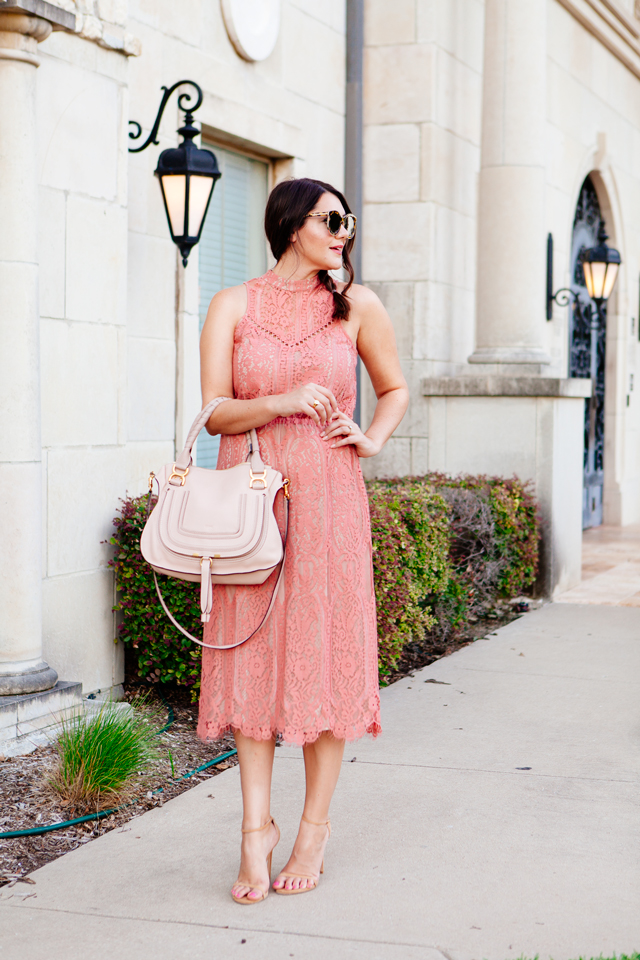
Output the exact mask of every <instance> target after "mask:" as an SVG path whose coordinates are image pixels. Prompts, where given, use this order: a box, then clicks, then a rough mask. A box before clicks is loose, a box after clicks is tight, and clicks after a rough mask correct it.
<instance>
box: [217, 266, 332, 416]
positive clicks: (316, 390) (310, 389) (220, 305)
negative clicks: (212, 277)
mask: <svg viewBox="0 0 640 960" xmlns="http://www.w3.org/2000/svg"><path fill="white" fill-rule="evenodd" d="M246 309H247V293H246V289H245V287H244V285H243V286H240V287H229V289H227V290H221V291H220V293H217V294H216V295H215V297H214V298H213V300H212V301H211V303H210V305H209V310H208V311H207V319H206V320H205V322H204V326H203V328H202V334H201V336H200V380H201V386H202V405H203V407H204V406H206V405H207V403H209V401H210V400H213V399H215V397H233V338H234V334H235V329H236V326H237V324H238V322H239V321H240V319H241V317H243V316H244V313H245V311H246ZM314 402H315V403H316V404H317V407H314V406H313V403H314ZM337 409H338V404H337V402H336V398H335V397H334V395H333V393H332V392H331V390H328V389H327V388H326V387H321V386H319V385H318V384H315V383H307V384H305V385H304V386H303V387H298V389H297V390H293V391H291V393H282V394H275V395H273V396H271V397H256V399H255V400H227V401H225V402H224V403H221V404H220V406H219V407H217V408H216V409H215V410H214V412H213V413H212V414H211V416H210V418H209V420H208V421H207V431H208V432H209V433H212V434H216V433H223V434H235V433H245V432H246V431H247V430H251V429H252V428H253V427H262V426H264V424H265V423H269V421H270V420H273V419H275V417H288V416H290V415H291V414H293V413H304V414H306V415H307V416H308V417H310V418H311V419H312V420H315V422H316V423H318V424H322V423H326V421H327V419H328V418H329V417H330V416H331V415H332V414H333V413H334V412H335V411H337Z"/></svg>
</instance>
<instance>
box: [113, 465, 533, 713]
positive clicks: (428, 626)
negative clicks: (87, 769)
mask: <svg viewBox="0 0 640 960" xmlns="http://www.w3.org/2000/svg"><path fill="white" fill-rule="evenodd" d="M367 491H368V495H369V507H370V512H371V532H372V540H373V572H374V585H375V594H376V604H377V616H378V641H379V667H380V674H381V677H383V678H384V677H385V676H386V675H387V674H388V673H390V672H391V671H392V670H393V669H394V667H395V666H396V665H397V662H398V659H399V657H400V655H401V653H402V649H403V647H404V646H405V645H406V644H407V643H408V642H410V641H411V640H420V639H422V637H423V635H424V633H425V631H428V632H429V633H430V634H431V635H433V636H435V637H437V638H439V639H446V638H447V637H448V636H449V635H451V634H455V633H456V631H458V630H459V629H460V628H461V627H462V626H463V625H464V624H465V622H466V621H467V619H468V617H469V616H470V615H472V614H476V615H482V613H483V612H485V610H486V608H487V605H491V604H492V603H493V601H494V599H495V598H496V597H497V596H498V595H502V596H506V597H512V596H516V595H518V594H521V593H523V592H525V591H526V590H527V588H529V587H531V586H532V584H533V583H534V581H535V578H536V574H537V569H538V543H539V536H540V531H539V518H538V513H537V506H536V501H535V499H534V497H533V495H532V493H531V489H530V485H529V484H528V483H522V482H521V481H520V480H518V479H517V478H516V477H514V478H512V479H510V480H507V479H504V478H502V477H485V476H478V477H474V476H461V477H456V478H451V477H447V476H445V475H444V474H438V473H431V474H427V475H426V476H424V477H401V478H395V479H392V480H375V481H370V482H369V483H367ZM146 507H147V497H146V496H145V497H137V498H133V499H132V498H128V499H126V500H124V501H122V508H121V510H120V513H119V515H118V516H117V517H116V519H115V520H114V524H115V535H114V536H113V537H112V539H111V541H110V542H111V543H112V544H113V546H114V547H115V554H114V557H113V559H112V560H111V565H112V566H113V568H114V570H115V574H116V587H117V590H118V600H117V603H116V606H115V609H116V610H117V611H118V612H119V615H120V625H119V638H120V639H121V640H122V641H123V642H124V643H125V644H126V645H127V647H128V649H129V650H130V652H131V653H132V654H133V655H134V657H135V661H136V669H137V673H138V676H139V677H141V678H142V679H145V680H147V681H148V682H152V683H157V682H160V683H171V682H173V683H177V684H179V685H182V686H188V687H191V688H192V691H193V695H194V697H195V696H196V694H197V691H198V689H199V686H200V660H201V648H200V647H196V646H195V644H193V643H192V642H191V641H190V640H188V639H187V638H186V637H184V636H183V635H182V634H181V633H180V632H179V631H178V630H176V628H175V627H174V626H173V625H172V624H171V622H170V621H169V620H168V618H167V616H166V614H165V613H164V611H163V610H162V607H161V606H160V603H159V601H158V598H157V596H156V592H155V587H154V584H153V575H152V572H151V570H150V568H149V566H148V564H147V563H146V562H145V561H144V560H143V558H142V557H141V555H140V548H139V543H140V535H141V533H142V529H143V527H144V521H145V515H146ZM160 580H161V584H162V590H163V593H164V595H165V598H166V602H167V605H168V606H169V609H170V610H171V611H172V613H173V614H174V616H176V617H177V619H178V620H179V621H180V623H182V624H183V626H185V627H186V628H187V629H188V630H189V631H190V632H191V633H195V635H196V636H199V635H200V633H201V630H202V625H201V623H200V598H199V586H198V585H197V584H191V583H185V582H184V581H181V580H176V579H173V578H171V577H161V578H160Z"/></svg>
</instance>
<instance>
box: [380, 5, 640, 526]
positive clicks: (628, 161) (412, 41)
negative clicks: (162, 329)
mask: <svg viewBox="0 0 640 960" xmlns="http://www.w3.org/2000/svg"><path fill="white" fill-rule="evenodd" d="M491 6H492V9H493V8H494V7H495V6H496V5H495V4H492V5H491ZM488 7H489V4H488V3H487V4H485V3H482V2H478V3H476V2H473V0H469V2H465V3H464V4H463V6H460V5H459V4H458V3H457V2H454V0H434V2H430V3H425V2H420V0H398V2H394V3H391V2H383V0H370V2H369V3H368V4H367V6H366V20H365V38H366V57H365V124H366V127H365V155H364V199H365V207H364V218H363V219H364V223H363V228H364V230H363V234H364V236H363V239H364V257H363V272H364V279H365V282H366V283H367V284H368V285H370V286H371V287H372V288H373V289H374V290H375V291H376V292H377V293H378V294H379V295H380V296H381V298H382V300H383V301H384V303H385V304H386V306H387V308H388V310H389V312H390V314H391V317H392V319H393V322H394V326H395V329H396V336H397V340H398V345H399V350H400V355H401V357H402V361H403V366H404V369H405V373H406V376H407V379H408V381H409V384H410V388H411V395H412V401H411V405H410V408H409V412H408V413H407V415H406V417H405V419H404V421H403V423H402V424H401V425H400V427H399V428H398V430H397V431H396V435H395V436H394V438H392V440H391V441H390V443H389V445H388V446H387V448H386V449H385V451H384V452H383V454H382V455H381V456H380V457H378V458H375V459H373V460H371V461H368V462H366V463H365V464H364V469H365V472H366V473H367V474H368V475H370V476H373V475H389V474H395V473H409V472H414V473H418V472H422V471H424V470H427V469H431V468H432V466H433V464H432V463H431V461H430V460H429V453H428V451H429V443H428V439H429V430H430V426H429V423H430V421H429V418H428V417H427V414H426V408H425V402H424V400H423V399H422V398H421V396H420V388H419V381H420V378H421V377H424V376H438V375H445V374H446V375H455V374H466V375H474V374H478V373H481V372H482V373H484V374H492V375H500V374H512V375H518V376H520V375H525V374H526V375H533V376H543V377H566V376H567V374H568V359H569V315H568V310H567V308H566V307H565V308H560V307H555V308H554V311H553V320H552V322H550V323H546V321H545V319H544V313H543V306H542V304H543V294H544V287H545V276H544V272H543V271H544V256H543V252H542V248H543V244H544V242H545V240H546V233H547V232H551V233H552V234H553V237H554V244H555V255H554V287H555V288H556V289H557V288H559V287H561V286H569V285H570V283H571V277H570V275H569V260H570V248H571V232H572V225H573V218H574V212H575V206H576V202H577V198H578V195H579V191H580V187H581V185H582V182H583V180H584V178H585V177H586V176H587V175H588V174H592V178H593V179H594V181H595V183H596V186H597V189H598V193H599V200H600V205H601V208H602V210H603V213H604V215H605V217H606V220H607V225H608V227H609V232H610V243H611V244H612V245H615V246H616V247H618V249H619V250H620V252H621V254H622V258H623V267H622V270H621V272H620V278H619V281H618V285H617V289H616V291H615V294H614V296H613V297H612V299H611V301H610V304H609V311H608V314H609V316H608V327H607V394H606V449H605V493H604V518H605V522H607V523H630V522H637V521H638V520H639V519H640V454H639V453H638V450H639V443H638V440H639V439H640V436H639V433H638V431H639V428H640V423H639V418H640V400H639V399H638V392H637V390H638V376H639V375H640V371H638V363H639V357H638V354H639V352H640V343H639V339H638V327H639V323H640V316H639V315H638V314H639V311H640V306H638V303H639V298H640V289H639V285H638V278H639V274H640V250H639V238H638V230H639V226H638V225H639V224H640V189H639V188H640V180H639V175H638V164H637V160H636V156H637V153H638V141H639V136H640V129H639V126H640V124H639V121H638V117H639V116H640V110H639V107H640V103H639V98H640V55H639V52H638V51H639V50H640V47H639V43H640V20H638V19H637V18H636V17H635V11H636V6H634V4H633V3H630V2H629V3H626V4H621V3H617V2H616V3H605V2H601V0H593V2H589V3H587V2H583V0H547V2H546V4H545V5H543V6H542V7H540V9H539V11H538V13H539V18H540V23H544V20H545V18H546V53H545V49H544V46H543V45H541V44H538V46H539V47H540V50H541V52H542V55H541V57H540V62H539V64H538V65H537V67H536V64H535V63H533V62H532V64H531V69H530V70H529V73H528V74H527V76H526V77H524V74H523V77H521V79H523V78H524V80H526V83H525V87H524V88H523V90H522V91H519V90H518V89H515V88H512V87H510V88H509V89H508V90H506V92H505V93H504V96H507V93H508V99H509V103H510V104H511V119H509V116H507V115H504V116H503V114H500V117H498V118H497V119H496V117H493V116H489V115H487V116H483V102H482V89H483V83H484V76H483V72H484V65H483V34H484V32H485V29H490V30H495V29H498V27H499V26H500V24H502V26H504V24H503V22H502V21H497V20H495V18H494V19H491V20H489V21H488V24H489V25H488V26H487V23H486V22H485V12H486V8H487V9H488ZM463 8H464V9H463ZM536 22H537V21H536ZM500 28H501V29H502V27H500ZM493 48H494V51H495V52H494V56H500V55H501V54H500V50H501V49H502V48H501V46H500V44H499V43H494V44H493ZM488 49H492V44H489V46H488ZM505 63H506V61H505ZM489 69H490V71H491V72H492V77H490V78H489V79H490V80H491V79H492V78H495V76H496V72H498V73H499V72H500V71H503V73H504V77H505V78H506V79H505V82H507V79H508V69H507V66H505V65H504V64H503V65H501V64H498V63H497V62H493V61H490V62H489ZM521 73H522V71H521ZM492 82H493V80H492ZM545 85H546V119H545V120H544V122H543V123H542V124H541V125H540V131H541V132H540V137H538V136H536V138H535V142H534V143H531V144H530V145H529V147H530V148H529V147H527V143H528V141H527V137H529V138H531V127H532V124H527V122H526V118H527V110H526V109H525V107H526V103H525V101H526V96H525V94H527V95H528V94H531V93H532V91H535V90H537V89H539V90H540V91H542V92H544V88H545ZM485 86H486V84H485ZM494 86H495V84H494ZM521 94H522V96H521ZM523 97H524V99H523ZM518 98H520V100H522V103H521V104H520V107H521V108H520V109H518ZM527 102H528V101H527ZM494 106H496V105H495V104H494ZM485 107H486V103H485ZM497 120H499V121H500V124H502V127H504V129H503V130H502V134H503V136H504V137H506V138H507V140H508V142H509V144H510V149H511V153H512V154H513V155H514V156H515V155H518V156H520V157H521V160H520V162H521V163H524V164H526V163H529V164H539V163H542V164H543V167H544V195H543V200H542V203H543V207H544V210H543V217H544V229H542V228H541V227H540V223H539V220H540V217H539V216H538V213H539V211H538V210H537V208H536V218H537V219H536V222H535V223H533V222H532V220H531V218H529V217H527V216H522V215H520V214H519V212H518V208H517V206H516V205H511V207H507V208H506V209H505V210H503V211H496V210H495V209H492V210H491V211H489V212H490V213H491V215H492V216H493V215H494V214H495V215H496V218H497V219H496V223H497V224H498V227H497V228H496V229H498V228H499V223H498V221H499V220H500V217H501V216H503V217H504V218H505V220H504V224H503V226H504V229H502V230H501V231H500V233H501V236H503V237H504V238H506V237H507V235H508V236H509V237H510V238H511V239H510V240H509V243H510V244H512V243H515V244H519V246H520V248H521V249H525V248H526V246H527V243H528V244H529V245H530V244H531V237H532V234H533V233H535V234H536V235H539V239H538V240H537V241H536V242H537V244H538V246H540V249H541V252H540V255H539V256H537V257H536V258H535V262H534V258H533V257H530V258H528V260H529V261H530V262H531V271H532V275H531V276H527V278H526V279H527V283H526V284H524V286H523V285H522V284H512V285H511V286H510V285H509V282H508V277H507V278H501V279H500V283H498V284H497V288H496V289H493V291H492V297H493V299H494V300H495V298H496V297H501V298H502V300H503V301H504V302H502V303H501V304H500V309H501V312H502V315H504V321H503V322H504V323H505V324H506V325H507V328H510V327H513V328H515V327H517V325H518V323H519V322H520V321H521V318H520V317H519V314H520V313H522V310H521V309H520V308H519V305H518V304H519V300H518V297H519V296H524V292H525V289H527V290H528V289H531V291H539V295H538V293H536V300H538V301H539V313H540V320H539V328H538V329H537V333H536V336H537V337H538V340H539V345H540V352H541V358H542V359H544V354H546V355H547V358H548V359H549V361H550V362H546V363H545V362H541V363H538V364H535V365H534V364H533V363H531V364H529V365H528V366H527V365H526V364H520V365H519V366H518V364H516V365H515V366H514V365H513V364H512V365H511V367H513V369H512V368H511V367H510V366H509V365H508V364H506V363H503V364H500V363H492V364H491V365H490V368H489V365H487V364H484V365H481V366H484V367H486V369H482V370H481V369H479V367H478V360H479V359H480V357H479V356H478V355H476V356H474V361H475V363H474V364H473V365H469V364H468V362H467V361H468V358H469V356H470V355H472V354H473V352H474V349H475V348H477V336H476V334H477V327H476V324H477V321H478V304H477V296H478V295H479V294H478V287H477V262H478V256H477V254H478V247H477V244H478V239H477V238H478V227H479V225H478V220H477V217H478V171H479V169H480V145H481V141H480V135H481V130H482V129H483V125H484V127H485V128H486V130H485V134H486V137H487V135H488V139H487V144H486V146H487V148H488V149H489V152H491V149H493V152H494V153H496V150H497V148H498V146H499V145H498V144H497V143H493V140H495V137H494V138H493V139H492V137H491V136H490V134H491V128H490V124H491V123H494V121H495V122H497ZM500 124H499V126H500ZM487 125H489V126H487ZM494 126H495V123H494ZM502 127H500V129H502ZM497 130H498V128H497V127H496V132H497ZM518 137H519V138H520V140H519V141H518V142H515V140H514V138H516V139H517V138H518ZM541 138H542V141H543V142H542V147H543V150H542V151H540V142H539V141H540V139H541ZM518 151H519V153H518ZM498 152H499V151H498ZM491 162H492V161H491V157H489V158H488V165H489V166H490V165H491ZM494 162H496V163H498V162H503V163H504V162H505V160H504V159H502V160H501V159H500V158H499V157H497V158H496V159H495V161H494ZM525 207H526V204H525ZM523 209H524V208H523ZM480 233H482V231H480ZM518 236H520V238H521V240H520V242H519V241H518ZM504 242H506V239H505V241H504ZM499 248H500V243H499V238H498V242H497V244H496V250H498V251H499ZM536 249H537V247H536ZM490 268H491V264H489V265H488V266H487V265H485V266H484V267H483V269H484V270H486V269H490ZM484 286H485V287H487V285H486V284H485V285H484ZM494 287H496V284H494ZM490 288H491V286H490V285H489V287H487V289H490ZM507 301H509V303H510V306H509V309H508V310H505V303H506V302H507ZM510 311H511V313H510ZM496 312H497V311H496ZM529 313H531V310H529ZM511 315H512V317H513V320H510V319H509V318H510V316H511ZM483 316H484V317H485V318H486V317H490V316H491V304H487V305H483ZM510 336H511V337H512V336H513V330H509V329H505V331H504V341H505V343H506V342H510V340H509V338H510ZM516 367H517V369H516ZM363 384H364V386H363V393H364V402H363V411H364V419H365V421H366V419H367V417H368V416H370V414H371V411H372V408H373V403H374V397H373V395H372V392H371V390H370V387H369V384H368V381H367V378H366V375H365V376H363ZM490 426H491V425H490V424H488V427H490ZM493 469H494V470H495V471H496V472H497V471H498V470H499V463H498V462H496V465H495V466H494V468H493Z"/></svg>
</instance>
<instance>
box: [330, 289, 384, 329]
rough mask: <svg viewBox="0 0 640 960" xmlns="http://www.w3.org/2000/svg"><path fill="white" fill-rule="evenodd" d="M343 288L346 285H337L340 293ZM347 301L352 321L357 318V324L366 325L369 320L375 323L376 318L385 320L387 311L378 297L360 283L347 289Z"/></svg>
mask: <svg viewBox="0 0 640 960" xmlns="http://www.w3.org/2000/svg"><path fill="white" fill-rule="evenodd" d="M345 287H346V283H343V284H338V288H339V289H340V291H341V292H342V291H343V290H344V288H345ZM347 299H348V300H349V302H350V304H351V310H352V312H353V317H354V319H355V318H357V319H358V321H359V323H363V322H365V323H366V322H367V321H370V320H374V321H375V319H376V318H385V317H386V316H387V311H386V310H385V308H384V306H383V304H382V301H381V300H380V297H379V296H378V295H377V294H375V293H374V292H373V290H370V289H369V288H368V287H365V286H363V285H362V284H361V283H353V284H352V285H351V286H350V287H349V290H348V291H347Z"/></svg>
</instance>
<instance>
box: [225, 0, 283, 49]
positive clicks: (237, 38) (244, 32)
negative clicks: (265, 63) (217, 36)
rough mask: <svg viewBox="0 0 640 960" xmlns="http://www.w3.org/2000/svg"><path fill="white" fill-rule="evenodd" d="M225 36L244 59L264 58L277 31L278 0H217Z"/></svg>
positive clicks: (274, 42) (278, 28) (271, 47)
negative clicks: (220, 4) (227, 35)
mask: <svg viewBox="0 0 640 960" xmlns="http://www.w3.org/2000/svg"><path fill="white" fill-rule="evenodd" d="M221 3H222V16H223V17H224V25H225V27H226V28H227V33H228V34H229V39H230V40H231V43H232V44H233V46H234V47H235V49H236V52H237V53H239V54H240V56H241V57H243V58H244V59H245V60H252V61H255V60H266V59H267V57H268V56H269V54H270V53H272V52H273V48H274V47H275V45H276V40H277V39H278V33H279V31H280V0H221Z"/></svg>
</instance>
